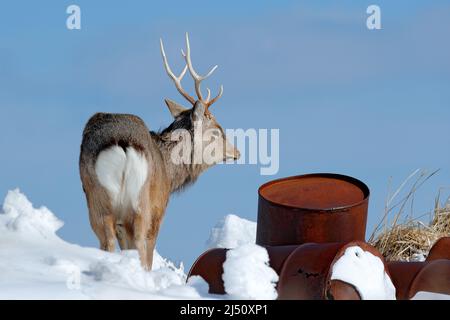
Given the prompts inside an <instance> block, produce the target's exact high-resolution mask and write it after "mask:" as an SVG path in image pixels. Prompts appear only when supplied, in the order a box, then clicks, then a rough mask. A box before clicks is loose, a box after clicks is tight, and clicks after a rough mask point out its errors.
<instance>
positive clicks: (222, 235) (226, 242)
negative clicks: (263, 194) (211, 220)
mask: <svg viewBox="0 0 450 320" xmlns="http://www.w3.org/2000/svg"><path fill="white" fill-rule="evenodd" d="M255 241H256V223H255V222H253V221H249V220H246V219H243V218H240V217H238V216H236V215H234V214H229V215H227V216H225V217H224V218H223V219H222V220H221V221H219V223H217V224H216V226H215V227H214V228H213V229H212V230H211V234H210V236H209V239H208V241H207V245H208V247H209V248H227V249H232V248H236V247H239V246H241V245H244V244H248V243H255Z"/></svg>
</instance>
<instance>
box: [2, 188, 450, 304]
mask: <svg viewBox="0 0 450 320" xmlns="http://www.w3.org/2000/svg"><path fill="white" fill-rule="evenodd" d="M62 226H63V222H62V221H61V220H59V219H58V218H57V217H56V216H55V215H54V214H53V213H52V212H51V211H50V210H49V209H47V208H46V207H41V208H34V207H33V205H32V204H31V202H30V201H29V200H28V199H27V197H26V196H25V195H24V194H22V193H21V192H20V191H19V190H18V189H16V190H13V191H9V192H8V194H7V196H6V198H5V200H4V203H3V209H0V288H1V290H0V299H275V298H276V297H277V292H276V290H275V285H276V282H277V281H278V276H277V274H276V273H275V271H274V270H273V269H271V268H270V267H269V265H268V261H269V257H268V254H267V251H266V250H265V249H264V248H262V247H259V246H257V245H255V244H254V243H255V234H256V223H254V222H251V221H248V220H245V219H242V218H239V217H238V216H235V215H228V216H226V217H225V218H224V219H222V220H221V221H220V222H219V223H218V224H217V225H216V227H215V228H214V229H213V230H212V232H211V236H210V238H209V241H208V245H209V246H210V247H222V248H223V247H225V248H232V249H231V250H229V251H228V252H227V258H226V261H225V263H224V274H223V275H222V276H223V280H224V284H225V290H226V292H227V293H228V294H227V295H224V296H221V295H210V294H208V289H209V287H208V284H207V283H206V282H205V281H204V280H203V279H202V278H201V277H199V276H193V277H191V278H189V279H188V281H187V283H186V274H185V272H184V268H183V265H182V264H181V265H180V266H176V265H174V264H173V263H172V262H170V261H168V260H166V259H164V258H163V257H161V256H160V255H159V254H158V252H156V251H155V253H154V262H153V264H154V265H153V270H152V271H151V272H146V271H144V270H143V269H142V267H141V265H140V262H139V258H138V254H137V252H136V251H135V250H129V251H123V252H120V253H109V252H105V251H101V250H99V249H96V248H87V247H81V246H78V245H76V244H71V243H68V242H66V241H64V240H63V239H61V238H60V237H59V236H58V235H57V233H56V232H57V231H58V230H59V229H60V228H61V227H62ZM355 252H358V253H359V254H360V257H359V258H356V257H355ZM377 259H378V258H376V257H374V256H372V255H371V254H370V253H365V252H363V251H362V250H361V249H360V248H358V247H356V248H355V247H353V248H349V249H347V251H346V254H345V255H344V256H343V257H342V258H341V259H339V261H337V263H336V264H335V266H334V268H333V277H334V278H337V279H341V280H343V281H346V282H349V283H352V284H354V285H355V287H357V288H358V290H359V291H360V292H361V294H362V296H363V298H365V299H371V298H393V295H394V294H395V290H394V289H393V287H392V283H391V282H390V280H389V279H388V278H386V277H387V276H386V274H384V273H383V272H382V270H383V269H382V266H381V265H380V262H381V261H379V259H378V260H377ZM366 279H369V280H370V281H366ZM414 298H415V299H449V298H450V296H446V295H439V294H433V293H426V292H425V293H418V294H417V295H416V297H414Z"/></svg>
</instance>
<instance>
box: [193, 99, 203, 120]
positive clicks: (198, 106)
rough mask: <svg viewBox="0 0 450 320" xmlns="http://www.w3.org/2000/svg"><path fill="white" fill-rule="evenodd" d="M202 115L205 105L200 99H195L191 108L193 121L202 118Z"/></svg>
mask: <svg viewBox="0 0 450 320" xmlns="http://www.w3.org/2000/svg"><path fill="white" fill-rule="evenodd" d="M204 115H205V105H204V104H203V103H201V102H200V101H197V102H196V103H195V105H194V107H193V108H192V120H193V121H198V120H202V119H203V116H204Z"/></svg>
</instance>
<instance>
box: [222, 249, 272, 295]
mask: <svg viewBox="0 0 450 320" xmlns="http://www.w3.org/2000/svg"><path fill="white" fill-rule="evenodd" d="M223 270H224V273H223V275H222V278H223V281H224V286H225V292H226V293H228V294H229V295H230V296H231V298H234V299H264V300H268V299H276V298H277V291H276V290H275V285H276V282H277V281H278V275H277V273H276V272H275V271H274V270H273V269H272V268H270V267H269V255H268V254H267V250H266V249H265V248H263V247H260V246H258V245H256V244H245V245H243V246H240V247H238V248H235V249H231V250H229V251H228V252H227V257H226V260H225V263H224V264H223Z"/></svg>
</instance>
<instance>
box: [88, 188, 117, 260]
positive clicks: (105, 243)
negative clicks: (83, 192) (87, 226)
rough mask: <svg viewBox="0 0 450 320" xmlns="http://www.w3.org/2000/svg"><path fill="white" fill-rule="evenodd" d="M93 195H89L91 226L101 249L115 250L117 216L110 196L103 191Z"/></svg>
mask: <svg viewBox="0 0 450 320" xmlns="http://www.w3.org/2000/svg"><path fill="white" fill-rule="evenodd" d="M93 195H95V196H87V198H88V199H87V200H88V201H87V202H88V207H89V220H90V223H91V227H92V229H93V230H94V233H95V234H96V236H97V238H98V240H99V242H100V249H102V250H105V251H110V252H113V251H114V249H115V242H116V232H115V217H114V215H113V213H112V208H111V205H110V202H109V199H108V196H107V195H106V193H104V192H102V191H99V192H94V193H93Z"/></svg>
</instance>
